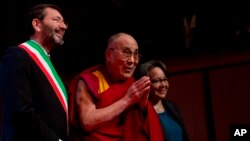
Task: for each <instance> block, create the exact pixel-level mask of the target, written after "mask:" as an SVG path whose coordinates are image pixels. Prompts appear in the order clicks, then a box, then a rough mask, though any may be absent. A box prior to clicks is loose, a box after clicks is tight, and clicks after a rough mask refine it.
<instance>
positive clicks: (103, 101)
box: [69, 67, 163, 141]
mask: <svg viewBox="0 0 250 141" xmlns="http://www.w3.org/2000/svg"><path fill="white" fill-rule="evenodd" d="M98 68H99V67H94V68H91V69H88V70H86V71H84V72H83V73H81V74H80V75H79V76H78V77H77V78H76V79H74V80H73V81H72V85H71V86H70V89H69V120H70V121H69V122H70V125H71V126H73V128H74V127H78V128H76V129H77V130H81V129H82V128H79V122H78V120H77V118H78V117H77V113H76V109H75V90H76V86H77V85H76V84H77V82H78V80H79V79H83V80H84V81H85V83H86V85H87V87H88V88H89V90H90V93H91V94H93V97H94V98H95V99H94V101H95V104H96V107H97V108H102V107H106V106H108V105H111V104H112V103H114V102H115V101H118V100H119V99H121V98H122V97H123V96H124V95H125V93H126V91H127V90H128V88H129V87H130V86H131V84H132V83H133V82H134V79H133V78H130V79H128V80H126V81H125V82H123V83H117V84H113V85H111V86H110V87H109V89H107V90H106V91H104V92H103V93H101V94H97V91H98V88H99V86H98V85H99V82H98V78H97V77H96V76H95V75H93V73H92V72H93V70H96V69H98ZM114 93H115V95H114ZM144 103H145V102H144ZM80 136H82V137H80V138H82V139H84V140H86V141H97V140H98V141H99V140H101V141H120V140H123V141H148V140H150V141H163V133H162V129H161V126H160V122H159V119H158V116H157V114H156V112H155V110H154V109H153V106H152V105H151V104H150V103H149V102H148V104H147V106H146V108H145V107H144V110H142V108H141V107H140V106H139V104H135V105H134V106H131V107H129V108H128V109H127V110H126V111H124V112H123V113H122V114H121V115H120V116H119V117H117V118H116V119H114V120H112V121H110V123H109V124H108V125H107V126H103V127H101V128H99V129H97V130H95V131H94V132H91V133H85V132H84V131H83V133H82V135H80Z"/></svg>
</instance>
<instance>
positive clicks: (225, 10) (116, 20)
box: [0, 0, 250, 141]
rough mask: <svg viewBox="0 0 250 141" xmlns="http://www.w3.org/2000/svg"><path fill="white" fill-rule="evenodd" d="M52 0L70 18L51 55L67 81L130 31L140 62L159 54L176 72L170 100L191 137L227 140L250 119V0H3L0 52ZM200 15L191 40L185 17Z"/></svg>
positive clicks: (21, 39)
mask: <svg viewBox="0 0 250 141" xmlns="http://www.w3.org/2000/svg"><path fill="white" fill-rule="evenodd" d="M45 2H50V3H54V4H57V5H59V6H60V7H61V8H62V10H63V16H64V17H65V19H66V21H67V22H68V23H69V28H68V30H67V32H66V34H65V44H64V45H63V46H61V47H58V48H56V49H55V50H53V51H52V53H51V60H52V62H53V64H54V66H55V68H56V69H57V71H58V72H59V75H60V76H61V78H62V79H63V81H64V83H65V85H66V87H67V86H68V85H69V84H70V82H71V80H72V78H73V77H74V76H75V75H76V74H77V73H79V72H80V71H82V70H83V69H85V68H87V67H89V66H92V65H94V64H96V63H102V62H103V61H104V57H103V56H104V50H105V48H106V44H107V40H108V38H109V37H110V36H111V35H112V34H114V33H117V32H127V33H129V34H131V35H133V36H134V37H135V38H136V40H137V41H138V43H139V46H140V51H141V53H142V60H141V62H144V61H146V60H149V59H160V60H162V61H164V62H165V63H166V64H167V67H168V70H169V73H170V74H171V75H170V76H171V77H170V79H169V83H170V89H169V93H168V98H169V99H171V100H172V101H174V102H175V103H176V104H177V105H178V106H179V108H180V111H181V113H182V115H183V118H184V122H185V124H186V126H187V129H188V132H189V135H190V139H191V141H228V140H229V138H230V136H232V135H231V134H230V132H229V131H230V127H231V126H232V125H243V126H244V125H249V124H250V112H249V107H250V103H249V99H250V95H249V94H250V89H249V84H250V73H249V72H250V44H249V39H250V34H249V32H250V8H249V5H248V4H246V3H242V2H223V3H222V2H218V1H217V2H204V1H202V2H195V1H191V0H188V1H185V2H183V1H174V2H173V1H160V0H91V1H90V0H89V1H79V0H51V1H48V0H47V1H42V0H9V1H1V2H0V5H1V8H0V13H1V27H2V28H1V30H0V41H1V43H2V44H1V47H0V57H1V56H2V54H3V52H4V50H5V49H6V48H7V47H9V46H12V45H17V44H19V43H21V42H24V41H25V40H27V39H28V38H27V37H28V36H27V35H26V34H27V32H26V30H25V28H24V27H25V21H24V19H25V16H26V13H27V11H28V9H29V8H30V7H31V6H33V5H34V4H37V3H45ZM193 15H196V26H195V28H193V29H192V32H190V33H191V34H190V36H189V37H191V39H190V43H189V46H187V45H186V44H185V39H186V36H184V35H185V33H186V32H185V30H184V23H183V20H184V19H185V18H186V19H187V21H188V23H190V21H191V19H192V16H193ZM0 79H1V78H0ZM0 103H1V102H0ZM0 115H1V113H0ZM248 132H249V131H248Z"/></svg>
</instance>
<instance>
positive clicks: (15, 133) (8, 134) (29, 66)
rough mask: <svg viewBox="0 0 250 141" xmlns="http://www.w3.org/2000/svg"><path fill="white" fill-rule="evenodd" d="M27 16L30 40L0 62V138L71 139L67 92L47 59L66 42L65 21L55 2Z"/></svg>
mask: <svg viewBox="0 0 250 141" xmlns="http://www.w3.org/2000/svg"><path fill="white" fill-rule="evenodd" d="M29 20H30V25H32V26H31V27H32V33H31V36H30V40H28V41H26V42H24V43H21V44H20V45H18V46H14V47H10V48H8V49H7V51H6V52H5V55H4V56H3V58H2V60H1V63H0V96H2V98H1V99H2V110H3V111H2V113H3V119H2V120H3V121H2V125H3V126H2V131H1V133H0V135H1V137H0V140H2V141H17V140H18V141H20V140H23V141H62V140H67V131H68V129H67V128H68V126H67V121H68V116H67V115H68V105H67V99H68V98H67V93H66V89H65V87H64V85H63V83H62V81H61V79H60V77H59V76H58V74H57V72H56V71H55V69H54V67H53V65H52V63H51V61H50V58H49V53H50V51H51V49H52V48H54V47H56V46H59V45H62V44H63V43H64V41H63V36H64V33H65V31H66V29H67V25H66V24H65V22H64V19H63V17H62V15H61V11H60V9H59V8H58V7H57V6H55V5H51V4H39V5H36V6H34V7H33V8H31V10H30V12H29Z"/></svg>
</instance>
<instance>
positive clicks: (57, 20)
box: [52, 17, 68, 28]
mask: <svg viewBox="0 0 250 141" xmlns="http://www.w3.org/2000/svg"><path fill="white" fill-rule="evenodd" d="M52 20H53V21H55V22H57V23H60V24H62V23H63V24H65V25H66V27H67V28H68V23H66V22H65V21H64V20H63V19H61V18H59V17H54V18H52Z"/></svg>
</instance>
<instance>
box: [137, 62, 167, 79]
mask: <svg viewBox="0 0 250 141" xmlns="http://www.w3.org/2000/svg"><path fill="white" fill-rule="evenodd" d="M155 67H159V68H161V69H162V70H163V72H164V74H165V76H166V77H168V73H167V67H166V65H165V64H164V63H163V62H162V61H159V60H150V61H147V62H145V63H142V64H141V65H140V66H139V67H138V68H137V71H136V73H135V78H136V79H139V78H141V77H142V76H149V72H150V70H151V69H152V68H155Z"/></svg>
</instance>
